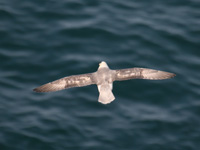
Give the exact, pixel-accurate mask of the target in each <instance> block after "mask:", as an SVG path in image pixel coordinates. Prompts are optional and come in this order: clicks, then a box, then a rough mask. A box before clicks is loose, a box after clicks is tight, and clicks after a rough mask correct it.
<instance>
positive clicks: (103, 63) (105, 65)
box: [99, 61, 108, 68]
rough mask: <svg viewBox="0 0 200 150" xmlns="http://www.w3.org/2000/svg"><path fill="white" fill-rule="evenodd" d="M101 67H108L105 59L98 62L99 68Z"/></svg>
mask: <svg viewBox="0 0 200 150" xmlns="http://www.w3.org/2000/svg"><path fill="white" fill-rule="evenodd" d="M103 67H106V68H108V65H107V63H106V62H105V61H102V62H101V63H99V68H103Z"/></svg>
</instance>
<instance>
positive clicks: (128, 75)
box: [115, 68, 175, 81]
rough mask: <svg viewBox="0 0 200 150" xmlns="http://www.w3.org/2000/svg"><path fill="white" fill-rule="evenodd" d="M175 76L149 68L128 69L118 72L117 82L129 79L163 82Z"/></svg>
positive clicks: (116, 75)
mask: <svg viewBox="0 0 200 150" xmlns="http://www.w3.org/2000/svg"><path fill="white" fill-rule="evenodd" d="M174 76H175V74H173V73H169V72H165V71H160V70H154V69H147V68H128V69H121V70H116V74H115V80H118V81H120V80H129V79H149V80H162V79H168V78H172V77H174Z"/></svg>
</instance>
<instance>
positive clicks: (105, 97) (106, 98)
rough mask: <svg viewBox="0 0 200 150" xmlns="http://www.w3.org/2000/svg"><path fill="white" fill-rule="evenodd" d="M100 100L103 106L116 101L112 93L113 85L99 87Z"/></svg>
mask: <svg viewBox="0 0 200 150" xmlns="http://www.w3.org/2000/svg"><path fill="white" fill-rule="evenodd" d="M98 90H99V99H98V101H99V102H100V103H102V104H108V103H110V102H112V101H113V100H114V99H115V96H114V95H113V93H112V84H104V85H99V86H98Z"/></svg>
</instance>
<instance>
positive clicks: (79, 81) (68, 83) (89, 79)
mask: <svg viewBox="0 0 200 150" xmlns="http://www.w3.org/2000/svg"><path fill="white" fill-rule="evenodd" d="M90 84H95V80H94V76H93V73H88V74H81V75H73V76H68V77H64V78H61V79H58V80H56V81H53V82H50V83H47V84H44V85H42V86H40V87H37V88H35V89H34V91H35V92H53V91H59V90H63V89H67V88H72V87H81V86H87V85H90Z"/></svg>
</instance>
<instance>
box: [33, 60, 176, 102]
mask: <svg viewBox="0 0 200 150" xmlns="http://www.w3.org/2000/svg"><path fill="white" fill-rule="evenodd" d="M174 76H175V74H174V73H169V72H165V71H160V70H154V69H147V68H127V69H120V70H111V69H110V68H109V67H108V65H107V63H106V62H104V61H102V62H101V63H99V68H98V70H97V71H96V72H93V73H87V74H80V75H72V76H67V77H64V78H61V79H58V80H55V81H53V82H49V83H47V84H44V85H42V86H40V87H37V88H35V89H33V91H35V92H53V91H59V90H63V89H68V88H72V87H82V86H87V85H91V84H96V85H97V87H98V91H99V99H98V101H99V102H100V103H103V104H108V103H110V102H112V101H113V100H114V99H115V96H114V95H113V93H112V89H113V82H114V81H122V80H129V79H149V80H163V79H169V78H172V77H174Z"/></svg>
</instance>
